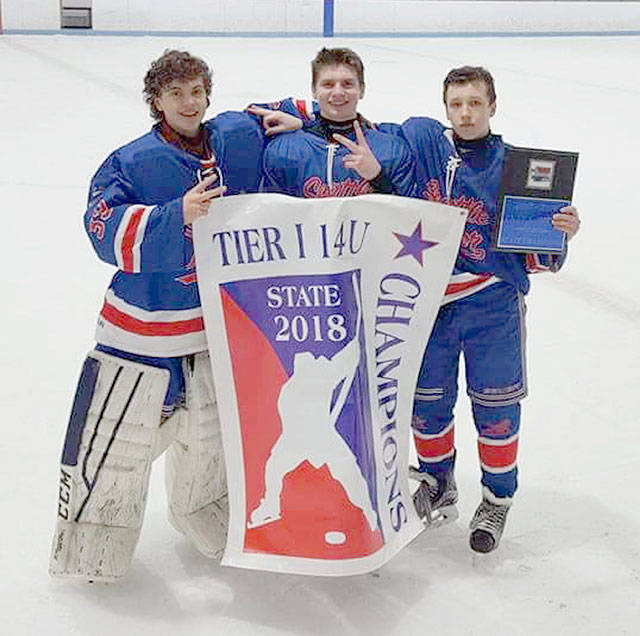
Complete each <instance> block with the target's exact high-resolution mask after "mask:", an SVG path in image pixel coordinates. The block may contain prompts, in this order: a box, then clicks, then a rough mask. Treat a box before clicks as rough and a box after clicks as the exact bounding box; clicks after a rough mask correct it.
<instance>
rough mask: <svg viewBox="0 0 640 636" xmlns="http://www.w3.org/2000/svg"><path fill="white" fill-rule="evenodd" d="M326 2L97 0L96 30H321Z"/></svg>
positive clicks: (307, 31)
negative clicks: (324, 3)
mask: <svg viewBox="0 0 640 636" xmlns="http://www.w3.org/2000/svg"><path fill="white" fill-rule="evenodd" d="M322 13H323V4H322V0H242V1H239V0H190V1H189V2H188V3H186V2H185V3H179V2H176V1H172V0H93V28H94V29H95V30H107V31H111V30H116V31H128V30H131V31H230V32H233V31H236V32H238V31H239V32H262V33H264V32H271V33H272V32H279V33H296V32H297V33H300V32H306V33H317V32H319V31H321V29H322Z"/></svg>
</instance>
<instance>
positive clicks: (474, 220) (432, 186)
mask: <svg viewBox="0 0 640 636" xmlns="http://www.w3.org/2000/svg"><path fill="white" fill-rule="evenodd" d="M422 198H423V199H426V200H427V201H435V202H436V203H446V204H447V205H454V206H456V207H458V208H465V209H466V210H468V211H469V213H468V215H467V224H466V226H465V230H464V233H463V235H462V239H461V241H460V254H461V255H462V256H464V257H465V258H468V259H469V260H472V261H476V262H482V261H484V260H485V258H486V257H487V249H486V246H485V238H484V236H483V234H482V232H480V231H479V230H477V229H475V228H473V227H471V226H473V225H481V226H486V225H489V223H490V221H491V218H490V216H489V213H488V212H487V210H486V208H485V206H484V201H481V200H480V199H474V198H473V197H468V196H465V195H462V196H458V197H454V198H449V197H446V196H443V195H442V193H441V191H440V183H439V182H438V180H437V179H430V180H429V181H428V182H427V184H426V185H425V187H424V190H423V192H422Z"/></svg>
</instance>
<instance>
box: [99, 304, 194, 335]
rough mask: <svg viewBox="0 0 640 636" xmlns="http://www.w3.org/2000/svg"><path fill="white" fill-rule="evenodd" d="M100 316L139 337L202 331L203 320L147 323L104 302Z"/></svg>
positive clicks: (192, 319)
mask: <svg viewBox="0 0 640 636" xmlns="http://www.w3.org/2000/svg"><path fill="white" fill-rule="evenodd" d="M100 315H101V316H102V317H103V318H104V319H105V320H107V321H108V322H110V323H111V324H113V325H116V326H118V327H120V328H121V329H124V330H125V331H129V332H131V333H135V334H138V335H140V336H183V335H185V334H189V333H197V332H198V331H203V330H204V320H203V319H202V317H200V318H191V319H189V320H176V321H174V322H147V321H145V320H140V319H138V318H134V317H133V316H129V314H125V313H124V312H122V311H120V310H119V309H116V308H115V307H114V306H113V305H110V304H109V303H107V302H105V303H104V305H103V306H102V311H101V312H100Z"/></svg>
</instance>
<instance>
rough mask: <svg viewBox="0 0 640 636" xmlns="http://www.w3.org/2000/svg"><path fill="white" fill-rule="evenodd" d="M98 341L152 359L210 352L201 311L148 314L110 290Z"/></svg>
mask: <svg viewBox="0 0 640 636" xmlns="http://www.w3.org/2000/svg"><path fill="white" fill-rule="evenodd" d="M96 340H97V341H98V342H99V343H100V344H103V345H107V346H109V347H114V348H116V349H122V350H124V351H131V352H132V353H139V354H141V355H149V356H162V357H167V356H182V355H187V354H189V353H197V352H198V351H204V350H205V349H206V348H207V340H206V336H205V332H204V320H203V318H202V308H201V307H195V308H192V309H177V310H167V309H164V310H161V311H147V310H145V309H141V308H140V307H136V306H134V305H131V304H130V303H127V302H126V301H124V300H122V298H118V297H117V296H116V295H115V294H114V293H113V291H112V290H111V289H109V290H107V293H106V295H105V300H104V304H103V306H102V310H101V311H100V316H99V318H98V326H97V329H96Z"/></svg>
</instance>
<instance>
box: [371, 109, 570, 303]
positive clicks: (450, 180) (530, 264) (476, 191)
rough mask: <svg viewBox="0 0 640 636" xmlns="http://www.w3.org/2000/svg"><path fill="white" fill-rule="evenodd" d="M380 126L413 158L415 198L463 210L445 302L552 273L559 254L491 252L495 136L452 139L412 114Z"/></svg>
mask: <svg viewBox="0 0 640 636" xmlns="http://www.w3.org/2000/svg"><path fill="white" fill-rule="evenodd" d="M380 128H381V129H382V130H385V131H388V132H395V133H398V132H399V133H400V134H401V136H402V137H403V138H404V139H405V140H406V141H407V143H408V144H409V146H410V147H411V151H412V153H413V155H414V157H415V160H416V179H417V184H418V189H417V196H419V197H422V198H424V199H427V200H429V201H438V202H441V203H446V204H448V205H454V206H457V207H463V208H466V209H467V210H468V216H467V223H466V227H465V230H464V234H463V236H462V240H461V244H460V251H459V253H458V258H457V260H456V264H455V268H454V271H453V275H452V278H451V281H450V284H449V286H448V288H447V293H446V298H445V300H446V301H451V300H455V299H457V298H461V297H464V296H466V295H468V294H469V293H473V292H475V291H478V290H479V289H482V288H484V287H486V286H487V285H489V284H491V283H493V282H495V281H496V280H498V279H499V280H503V281H505V282H508V283H510V284H512V285H514V286H515V287H517V288H518V289H519V290H520V291H522V292H523V293H526V292H527V291H528V290H529V278H528V273H533V272H537V271H544V270H551V271H556V270H558V269H559V268H560V267H561V266H562V263H563V262H564V258H565V255H562V256H555V255H554V256H550V255H541V254H514V253H505V252H495V251H493V250H492V249H491V240H492V235H493V232H494V227H495V223H496V210H497V205H498V198H499V194H500V186H501V181H502V173H503V164H504V155H505V144H504V142H503V141H502V138H501V137H500V136H499V135H493V134H490V135H489V136H488V137H486V138H485V139H482V140H476V141H470V142H464V141H463V142H458V143H457V144H455V143H454V138H453V131H452V130H451V129H450V128H447V127H445V126H444V125H443V124H441V123H440V122H439V121H436V120H434V119H430V118H427V117H412V118H410V119H408V120H407V121H405V122H404V123H403V124H402V125H401V126H397V125H396V124H383V125H381V126H380Z"/></svg>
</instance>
